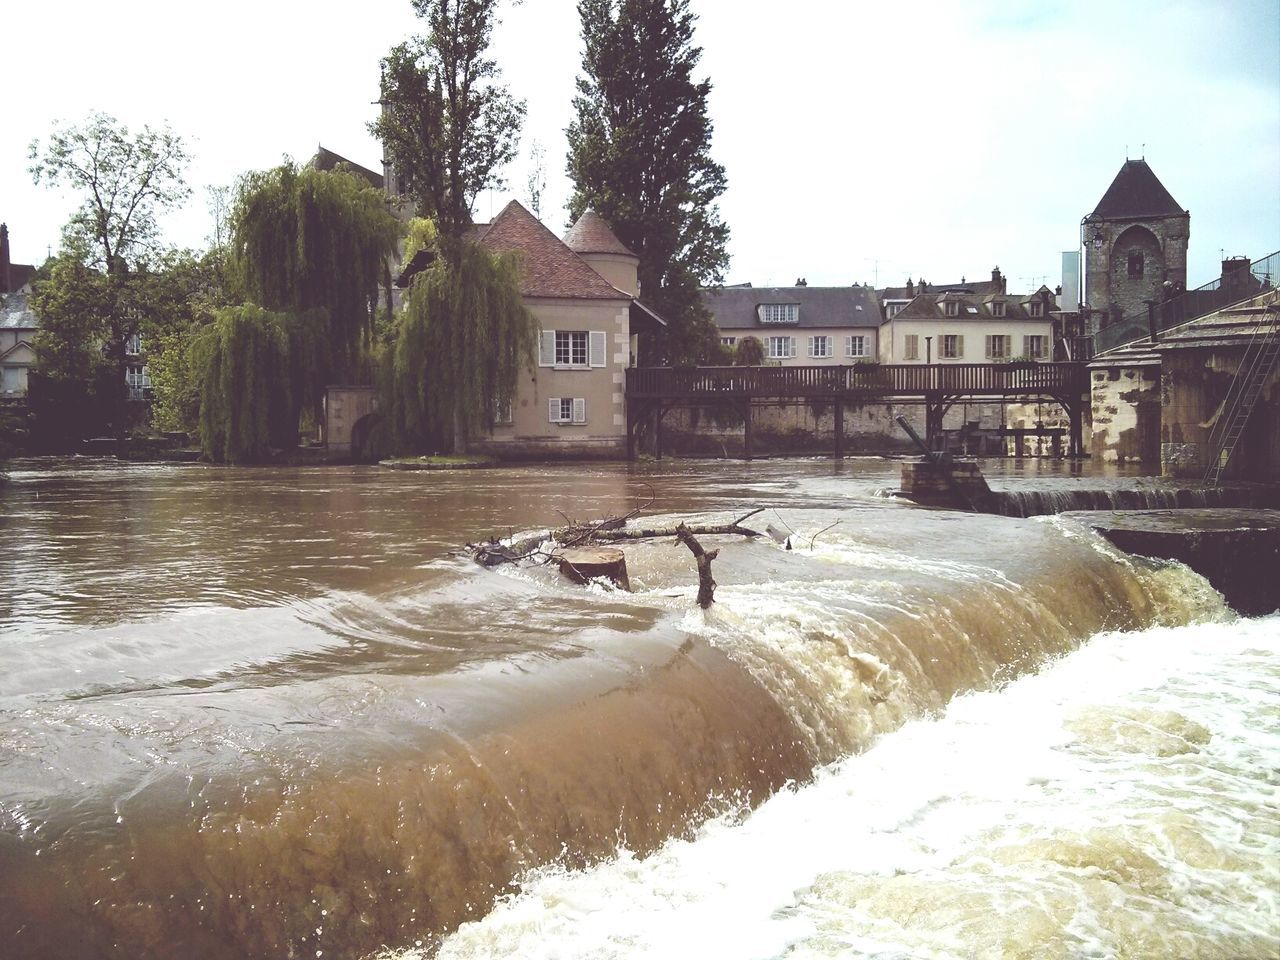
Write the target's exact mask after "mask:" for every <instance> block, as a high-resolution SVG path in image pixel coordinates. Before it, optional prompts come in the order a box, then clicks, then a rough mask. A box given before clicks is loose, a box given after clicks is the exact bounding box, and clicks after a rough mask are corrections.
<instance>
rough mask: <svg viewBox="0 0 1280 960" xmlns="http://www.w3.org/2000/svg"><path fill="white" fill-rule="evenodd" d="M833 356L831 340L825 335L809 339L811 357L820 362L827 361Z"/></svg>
mask: <svg viewBox="0 0 1280 960" xmlns="http://www.w3.org/2000/svg"><path fill="white" fill-rule="evenodd" d="M831 354H832V349H831V338H830V337H828V336H826V335H825V334H819V335H818V336H816V337H810V338H809V356H811V357H814V358H816V359H818V360H822V359H825V358H827V357H829V356H831Z"/></svg>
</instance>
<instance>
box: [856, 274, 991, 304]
mask: <svg viewBox="0 0 1280 960" xmlns="http://www.w3.org/2000/svg"><path fill="white" fill-rule="evenodd" d="M1004 284H1005V281H1004V280H1003V279H1001V280H997V279H995V278H994V277H992V278H991V279H990V280H961V281H960V282H959V283H929V284H928V290H922V289H921V287H920V284H919V283H914V284H912V285H911V289H910V291H908V290H907V288H906V287H885V288H884V289H883V290H877V291H876V295H877V296H878V297H879V298H880V300H881V301H884V300H910V299H911V298H912V297H914V296H916V295H917V294H919V293H926V292H927V293H972V294H973V295H974V296H985V295H986V294H990V293H1002V292H1003V287H1004Z"/></svg>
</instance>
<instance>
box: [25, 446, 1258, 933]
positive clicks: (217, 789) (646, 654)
mask: <svg viewBox="0 0 1280 960" xmlns="http://www.w3.org/2000/svg"><path fill="white" fill-rule="evenodd" d="M713 469H714V475H713V474H712V470H713ZM729 469H730V468H726V466H725V465H723V464H717V465H715V467H714V468H707V467H696V466H694V467H674V468H667V469H666V470H664V471H661V472H659V471H658V470H656V469H655V470H650V471H648V472H642V471H628V470H627V469H625V468H620V467H600V468H594V469H590V470H583V469H581V468H573V469H554V468H543V469H530V470H523V471H520V470H510V471H490V472H486V473H485V474H484V475H483V476H480V477H476V476H465V477H439V476H434V477H431V478H430V479H429V482H426V481H424V480H423V479H422V477H421V476H420V475H419V476H414V475H408V476H404V475H398V476H389V475H387V474H380V473H377V472H374V471H365V470H346V471H338V470H334V471H313V472H303V473H298V474H281V473H272V472H270V471H258V472H254V471H242V472H237V471H204V470H199V469H196V470H187V471H184V470H171V469H165V470H155V471H137V472H135V473H133V474H131V475H130V476H129V481H130V482H129V483H128V485H127V488H123V489H122V487H121V486H120V485H118V479H117V482H115V483H113V482H111V481H110V480H109V479H107V478H104V476H102V475H101V474H100V473H98V472H95V471H83V470H74V469H72V470H62V471H57V470H55V471H52V472H49V473H39V472H36V471H30V472H29V473H27V474H26V475H24V474H23V473H22V472H19V473H18V474H17V475H16V476H15V483H13V484H11V485H10V487H9V488H8V489H6V490H5V492H4V493H3V496H4V497H5V498H6V506H7V507H9V508H10V509H7V510H6V512H5V514H4V520H3V526H2V527H0V533H3V534H4V535H5V538H4V542H6V543H8V544H12V545H14V547H13V552H10V551H6V552H5V553H4V554H3V560H4V563H5V564H6V566H5V567H4V568H3V569H0V572H2V573H3V575H4V577H5V579H4V581H3V582H4V583H6V584H8V585H10V587H11V589H10V591H9V596H8V597H7V598H6V599H8V601H9V602H10V603H11V604H12V606H11V609H12V610H13V611H14V613H15V616H13V617H12V618H10V619H8V620H7V621H6V626H4V627H3V628H0V642H3V643H4V644H5V649H6V652H7V654H8V659H9V663H10V665H11V669H10V671H9V672H8V673H6V674H5V675H4V677H3V678H0V721H3V722H0V936H2V937H4V938H5V940H6V942H7V944H8V947H7V948H6V949H7V950H8V951H9V954H7V955H12V956H14V957H39V956H49V955H56V956H60V957H131V958H132V957H139V958H141V957H168V956H175V955H182V956H201V957H212V958H218V957H280V956H308V957H312V956H323V957H332V956H341V957H352V956H361V955H365V954H369V953H372V952H375V951H377V950H379V949H380V948H383V947H391V948H396V949H401V948H406V947H412V946H413V945H414V944H415V943H416V942H421V943H422V944H424V945H425V946H424V948H425V949H428V950H430V949H434V948H435V946H436V945H437V944H438V943H439V941H440V938H442V937H445V936H447V935H449V934H450V933H451V932H452V931H454V930H456V929H458V927H459V925H461V924H468V926H467V927H465V928H464V930H463V932H462V933H461V934H459V937H464V936H471V935H472V932H474V931H475V930H484V929H496V928H487V927H486V924H489V923H496V924H501V923H502V922H503V921H502V920H501V913H502V912H501V911H499V913H498V914H495V915H494V918H496V919H490V920H485V919H484V918H485V917H486V914H488V913H489V911H490V910H491V908H492V906H493V904H494V902H495V901H496V900H498V899H499V898H502V897H504V896H506V895H509V894H512V893H514V892H515V891H516V889H517V887H516V886H515V884H516V882H517V881H518V879H519V878H521V877H529V876H533V875H536V874H534V873H531V871H533V872H536V871H538V870H544V869H546V868H547V867H548V865H554V870H555V871H569V872H570V873H569V874H565V875H566V876H567V875H572V876H573V877H585V878H590V877H592V876H596V875H597V874H596V873H593V871H601V870H603V871H606V872H607V871H608V870H609V869H612V867H610V864H614V865H619V869H621V868H622V867H624V866H625V865H626V864H627V863H633V864H634V863H635V860H634V858H635V857H637V856H643V855H645V854H649V853H651V852H653V851H666V850H670V849H673V848H672V847H670V841H671V838H673V837H675V838H683V839H682V841H681V842H687V841H693V846H694V847H696V846H697V845H698V843H701V842H702V841H701V840H695V839H694V838H695V837H698V836H700V835H705V834H706V833H707V831H711V832H713V833H714V832H716V831H730V832H731V831H732V829H734V828H731V827H730V826H729V825H728V824H729V822H730V821H731V820H733V819H734V818H736V817H740V816H741V815H742V814H743V813H744V811H748V810H751V809H753V808H755V807H757V806H758V805H760V804H761V803H762V802H765V801H766V800H768V798H769V797H771V796H772V797H775V799H774V800H772V801H769V802H768V804H767V805H766V807H765V808H764V809H765V810H770V809H773V808H774V805H775V804H782V805H783V806H784V807H785V805H786V804H787V803H788V802H789V801H788V800H787V799H786V798H788V797H797V796H801V795H805V794H806V791H810V790H812V789H819V788H821V785H822V784H823V783H825V782H826V781H827V779H829V778H830V777H831V776H833V775H834V774H833V773H832V769H843V768H829V767H828V765H830V764H832V763H836V762H840V761H841V758H846V757H849V756H850V755H854V754H858V753H859V752H861V751H863V750H865V749H867V748H868V747H869V746H870V745H871V744H872V743H873V742H875V741H876V738H878V737H882V736H883V735H884V734H886V733H891V732H892V731H894V730H898V729H899V728H901V727H902V726H903V725H904V724H910V725H912V726H910V727H909V728H908V729H915V728H916V727H915V724H917V723H918V722H919V720H920V718H922V717H930V716H937V715H938V714H939V713H940V712H941V711H942V710H943V708H944V707H946V706H947V704H948V703H950V702H952V701H953V700H954V698H955V697H956V696H957V695H958V694H965V693H967V692H970V691H981V690H991V689H995V688H999V687H1001V686H1002V685H1003V684H1005V683H1007V682H1008V681H1010V680H1012V679H1014V678H1016V677H1019V676H1023V675H1026V674H1028V673H1031V672H1032V671H1034V670H1035V669H1036V668H1038V667H1040V666H1041V665H1043V664H1045V663H1046V662H1048V661H1050V660H1053V659H1054V658H1058V657H1062V656H1064V655H1068V654H1070V652H1071V651H1073V650H1075V649H1076V648H1077V647H1078V646H1079V645H1080V644H1081V643H1082V642H1083V641H1085V640H1087V639H1088V638H1089V637H1091V636H1094V635H1097V634H1099V633H1100V632H1103V631H1116V630H1140V629H1143V628H1147V627H1150V626H1151V625H1153V624H1184V623H1190V622H1193V621H1203V620H1209V621H1213V620H1215V619H1217V618H1220V617H1222V616H1223V608H1222V605H1221V601H1220V598H1219V597H1218V596H1217V594H1215V593H1214V592H1213V591H1212V590H1211V589H1210V588H1208V586H1207V585H1206V584H1205V583H1204V581H1203V580H1201V579H1200V578H1199V577H1197V576H1196V575H1194V574H1192V573H1190V572H1189V571H1187V570H1186V569H1185V568H1182V567H1178V566H1170V565H1162V564H1154V563H1148V562H1145V561H1138V560H1133V559H1130V558H1127V557H1124V556H1123V555H1121V554H1119V553H1117V552H1116V551H1114V550H1112V549H1111V548H1109V547H1108V546H1106V545H1105V544H1104V543H1103V542H1102V541H1101V540H1100V539H1099V538H1097V537H1096V536H1095V535H1093V534H1092V533H1089V532H1087V531H1086V530H1085V529H1083V528H1082V527H1079V526H1077V525H1074V524H1071V523H1069V522H1067V521H1019V520H1012V519H1007V518H1002V517H989V516H976V515H961V514H953V513H944V512H937V511H927V510H918V509H915V508H912V507H910V506H905V505H902V504H898V503H892V502H886V501H883V500H878V499H875V498H874V497H872V496H871V495H870V494H871V492H872V491H873V490H874V489H875V487H877V486H883V485H884V483H885V481H886V478H887V473H886V470H885V469H884V468H882V467H873V468H870V469H868V468H866V467H865V466H863V467H857V466H852V467H849V468H846V469H845V470H838V471H836V472H835V473H834V475H833V473H832V469H831V467H829V466H828V465H826V464H794V463H793V464H768V465H764V464H760V465H742V466H740V467H738V468H736V469H737V471H738V472H736V473H733V472H729V473H726V471H727V470H729ZM889 469H892V468H891V467H890V468H889ZM653 489H656V490H658V491H660V496H661V501H660V503H658V504H655V510H657V509H661V510H664V511H666V512H667V515H668V519H671V520H674V519H676V518H683V519H692V520H698V519H703V520H710V519H713V518H714V519H723V513H722V512H729V513H736V512H740V510H739V507H740V505H741V504H743V503H766V504H770V505H772V509H773V511H774V513H773V514H771V515H770V516H771V519H773V520H774V521H775V522H778V523H785V524H787V525H789V526H790V527H792V528H793V529H794V530H795V535H794V536H793V538H792V542H793V544H794V545H795V546H796V549H793V550H791V551H787V550H784V549H783V548H782V547H781V546H780V545H778V544H775V543H773V542H771V541H769V540H767V539H763V538H762V539H760V540H754V541H744V540H736V539H725V540H723V541H721V542H719V543H718V544H716V545H718V546H720V547H721V548H722V553H721V556H720V559H718V560H717V561H716V568H715V573H716V578H717V580H719V581H720V583H721V587H720V589H719V591H718V593H717V604H716V605H715V607H713V608H712V610H711V611H710V612H709V613H707V614H704V613H703V612H701V611H699V610H697V609H696V608H695V607H693V605H692V603H691V598H692V594H693V591H694V573H693V570H692V567H691V565H690V564H689V562H688V557H687V554H686V553H685V552H683V550H682V549H676V548H673V547H672V545H671V544H668V543H662V542H649V543H640V544H634V545H629V546H628V547H627V553H628V565H629V568H630V574H631V581H632V586H633V588H634V590H635V592H634V593H632V594H626V593H620V592H616V591H613V590H610V589H608V588H606V587H592V588H590V589H586V590H584V589H582V588H579V587H575V586H573V585H571V584H568V583H566V582H564V581H562V580H561V579H560V578H559V576H558V575H557V574H555V573H554V572H553V571H552V570H549V569H547V568H538V567H534V568H521V569H514V568H505V569H503V570H501V571H498V572H494V571H484V570H480V569H478V568H475V567H473V566H472V565H470V564H468V563H465V562H463V561H459V560H454V559H450V558H448V557H447V556H445V555H444V553H445V549H446V546H447V545H449V544H457V543H461V542H462V541H464V540H466V539H470V538H475V537H476V536H477V535H478V534H482V533H484V534H487V533H490V532H493V531H495V530H496V531H501V532H504V533H505V532H507V531H508V530H521V529H529V528H531V527H536V526H537V525H538V524H550V523H554V522H556V521H557V519H558V517H557V515H556V511H557V510H559V509H563V508H565V505H566V504H568V505H571V506H572V508H573V509H572V512H573V513H574V514H576V515H578V516H586V515H595V516H601V515H605V514H610V513H614V514H616V513H621V512H625V511H626V510H627V509H630V508H631V506H634V505H635V504H637V503H643V502H644V501H645V500H646V499H648V497H649V494H650V491H651V490H653ZM122 501H123V502H122ZM122 554H123V555H124V556H127V557H129V558H130V561H131V562H130V563H128V564H122V563H121V562H120V556H121V555H122ZM19 558H21V560H19ZM1258 622H1260V623H1265V622H1266V621H1258ZM1098 642H1099V641H1095V642H1094V644H1092V645H1091V647H1092V646H1096V645H1097V644H1098ZM997 696H998V695H997ZM961 702H968V701H967V700H962V701H961ZM843 762H844V763H845V764H848V765H849V767H848V768H849V769H855V768H857V765H858V764H859V763H860V762H861V760H851V761H843ZM815 772H816V773H815ZM815 776H816V778H817V779H816V780H814V777H815ZM811 780H812V781H813V782H812V783H811V784H809V785H806V786H804V787H800V788H795V787H794V786H793V787H789V788H787V789H786V790H784V791H783V792H782V793H778V791H779V790H782V788H783V787H784V786H786V785H787V784H796V783H806V784H808V783H809V781H811ZM762 813H763V811H762ZM851 815H853V816H856V815H857V811H856V809H854V810H852V811H851ZM757 816H759V814H757ZM718 818H719V819H718ZM724 818H728V819H724ZM754 820H755V817H753V818H752V819H751V820H750V821H748V822H749V823H750V822H754ZM708 822H709V823H710V826H707V827H701V828H700V824H704V823H708ZM700 830H701V834H700V833H699V831H700ZM664 844H666V845H667V846H664ZM619 849H622V850H624V851H626V853H625V854H624V855H623V856H622V857H621V858H620V859H619V858H618V856H617V851H618V850H619ZM665 855H666V854H665V853H659V854H658V856H659V857H661V856H665ZM647 862H648V861H646V863H647ZM655 862H660V861H655ZM646 869H647V868H646ZM579 871H580V872H579ZM553 872H554V871H553ZM788 875H790V874H788ZM575 882H583V883H587V884H588V885H590V883H592V881H591V880H590V879H586V880H582V881H575ZM530 889H532V888H530ZM816 889H818V885H817V884H816V883H815V890H816ZM527 896H528V894H525V895H523V896H520V897H517V898H516V899H515V900H513V901H511V903H512V904H519V903H527V902H528V901H527V900H526V899H525V897H527ZM814 902H815V904H817V906H815V907H814V909H815V910H816V911H817V912H819V913H821V912H822V911H824V910H827V909H828V908H827V907H824V906H822V905H821V901H820V898H819V900H815V901H814ZM503 909H508V908H503ZM831 909H834V908H831ZM553 919H554V918H553ZM473 923H474V924H478V926H476V927H472V926H470V925H469V924H473ZM478 935H479V936H481V937H484V936H487V935H486V934H478ZM814 936H815V937H816V936H817V934H815V935H814ZM455 942H457V943H464V942H466V941H465V939H463V940H459V941H455ZM817 942H818V941H817V940H814V943H817ZM446 949H447V950H453V949H460V948H459V947H455V945H454V943H451V944H450V945H449V946H448V947H447V948H446ZM609 949H610V950H614V954H613V955H618V956H623V955H627V954H626V951H625V950H622V949H621V948H617V949H615V947H613V946H611V947H609ZM806 949H808V948H806ZM814 949H818V948H816V947H815V948H814ZM641 953H643V951H641ZM463 955H465V954H463ZM509 955H512V956H520V955H524V954H522V953H520V952H519V951H517V952H514V953H510V954H509ZM548 955H555V954H554V952H551V953H549V954H548ZM569 955H572V953H570V954H569ZM578 955H582V956H589V955H594V954H591V953H589V952H586V953H581V954H578ZM601 955H610V954H609V953H607V952H606V953H604V954H601ZM650 955H655V956H657V955H666V956H678V955H695V954H691V953H689V952H687V951H686V952H683V953H681V952H680V951H677V952H674V953H667V954H662V953H653V954H650ZM703 955H708V954H703ZM711 955H734V954H733V953H732V952H731V953H729V954H723V953H717V952H715V951H713V952H712V954H711ZM743 955H751V954H743ZM799 955H806V954H803V953H801V954H799ZM810 955H821V954H820V953H819V954H810ZM903 955H904V956H906V955H911V954H910V953H909V952H907V953H904V954H903Z"/></svg>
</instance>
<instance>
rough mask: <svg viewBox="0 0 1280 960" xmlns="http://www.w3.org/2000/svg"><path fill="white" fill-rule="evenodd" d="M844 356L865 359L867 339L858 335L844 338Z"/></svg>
mask: <svg viewBox="0 0 1280 960" xmlns="http://www.w3.org/2000/svg"><path fill="white" fill-rule="evenodd" d="M844 355H845V356H846V357H865V356H866V355H867V338H866V337H864V336H862V335H860V334H854V335H853V336H851V337H845V338H844Z"/></svg>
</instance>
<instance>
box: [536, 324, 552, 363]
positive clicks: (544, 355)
mask: <svg viewBox="0 0 1280 960" xmlns="http://www.w3.org/2000/svg"><path fill="white" fill-rule="evenodd" d="M555 365H556V332H555V331H554V330H543V331H542V340H541V342H540V343H539V349H538V366H540V367H554V366H555Z"/></svg>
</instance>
